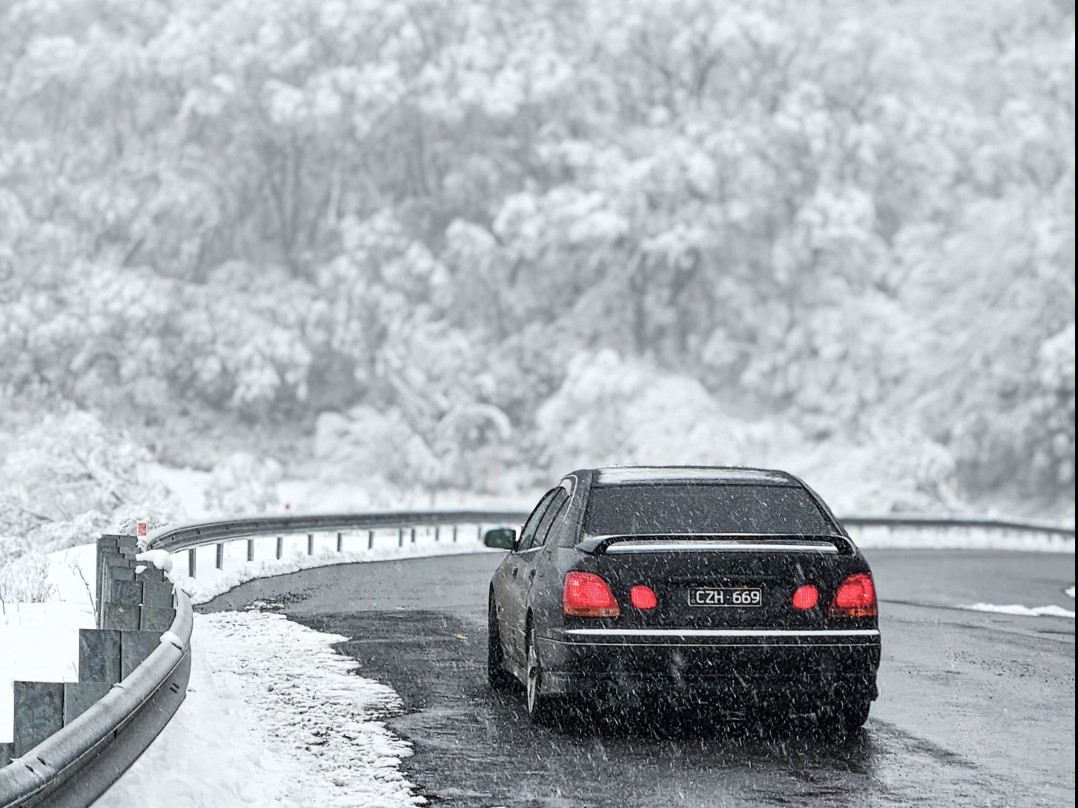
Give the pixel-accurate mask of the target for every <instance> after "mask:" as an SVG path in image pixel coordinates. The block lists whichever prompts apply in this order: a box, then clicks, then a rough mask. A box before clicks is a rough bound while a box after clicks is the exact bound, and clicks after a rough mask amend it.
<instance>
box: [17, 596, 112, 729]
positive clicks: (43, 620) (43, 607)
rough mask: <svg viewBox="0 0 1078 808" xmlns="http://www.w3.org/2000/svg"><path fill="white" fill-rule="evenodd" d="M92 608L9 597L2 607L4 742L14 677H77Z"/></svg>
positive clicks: (53, 679)
mask: <svg viewBox="0 0 1078 808" xmlns="http://www.w3.org/2000/svg"><path fill="white" fill-rule="evenodd" d="M93 627H94V615H93V612H91V611H88V610H86V609H80V608H78V607H76V606H73V605H71V604H68V603H9V604H7V605H6V607H5V608H4V609H3V610H2V611H0V652H2V653H0V743H7V742H10V741H11V739H12V737H13V732H14V730H13V728H12V721H13V713H14V693H13V689H12V683H13V682H15V681H16V680H19V681H29V682H77V681H78V680H79V629H80V628H93Z"/></svg>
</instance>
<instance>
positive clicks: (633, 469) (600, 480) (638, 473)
mask: <svg viewBox="0 0 1078 808" xmlns="http://www.w3.org/2000/svg"><path fill="white" fill-rule="evenodd" d="M591 472H592V485H593V486H608V485H645V484H648V483H652V484H664V483H697V484H712V485H769V486H783V487H798V488H800V487H801V485H802V484H801V482H800V480H798V479H797V478H796V477H794V476H793V475H792V474H789V473H787V472H785V471H779V470H777V469H756V468H745V467H742V466H607V467H605V468H598V469H591Z"/></svg>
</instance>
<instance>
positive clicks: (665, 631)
mask: <svg viewBox="0 0 1078 808" xmlns="http://www.w3.org/2000/svg"><path fill="white" fill-rule="evenodd" d="M565 633H566V634H571V635H573V636H575V637H879V636H880V632H879V629H875V628H862V629H846V630H839V629H760V628H750V629H732V628H729V629H728V628H711V629H690V628H686V629H680V628H660V629H652V628H625V629H617V628H573V629H569V630H568V631H566V632H565Z"/></svg>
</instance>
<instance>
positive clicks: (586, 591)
mask: <svg viewBox="0 0 1078 808" xmlns="http://www.w3.org/2000/svg"><path fill="white" fill-rule="evenodd" d="M561 602H562V611H563V612H564V613H565V614H567V615H569V616H570V617H617V616H618V615H619V614H621V609H619V608H618V602H617V600H615V599H614V593H613V592H611V591H610V586H609V585H608V584H607V582H606V581H604V580H603V579H602V578H600V577H599V576H598V575H595V574H594V573H591V572H570V573H569V574H568V575H566V576H565V589H564V590H563V592H562V599H561Z"/></svg>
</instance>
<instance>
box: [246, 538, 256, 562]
mask: <svg viewBox="0 0 1078 808" xmlns="http://www.w3.org/2000/svg"><path fill="white" fill-rule="evenodd" d="M247 560H248V561H254V560H255V540H254V539H248V540H247Z"/></svg>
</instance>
